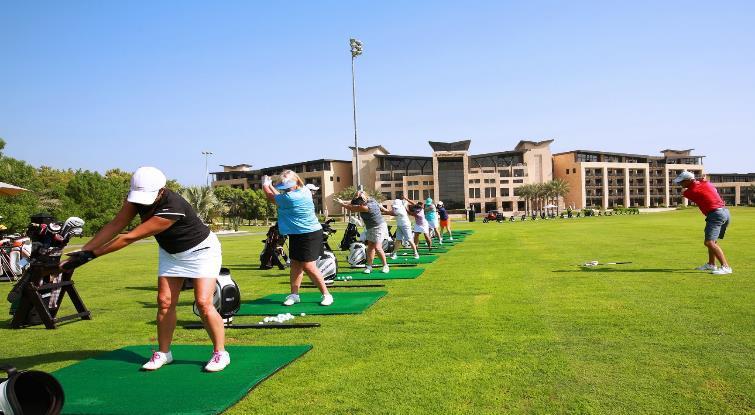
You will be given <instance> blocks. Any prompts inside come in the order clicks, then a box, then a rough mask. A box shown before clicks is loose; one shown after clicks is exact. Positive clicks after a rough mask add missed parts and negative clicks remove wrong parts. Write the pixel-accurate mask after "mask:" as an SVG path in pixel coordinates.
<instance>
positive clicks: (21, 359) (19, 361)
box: [0, 350, 109, 369]
mask: <svg viewBox="0 0 755 415" xmlns="http://www.w3.org/2000/svg"><path fill="white" fill-rule="evenodd" d="M108 351H109V350H67V351H62V352H52V353H43V354H37V355H32V356H17V357H10V358H6V357H3V358H1V359H0V364H9V365H12V366H15V367H16V368H17V369H27V368H30V367H32V366H37V365H44V364H48V363H57V362H60V361H67V360H84V359H88V358H90V357H92V356H95V355H98V354H101V353H104V352H108Z"/></svg>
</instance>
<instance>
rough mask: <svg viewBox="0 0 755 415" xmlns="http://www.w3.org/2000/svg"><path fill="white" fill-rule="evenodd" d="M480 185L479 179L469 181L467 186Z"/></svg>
mask: <svg viewBox="0 0 755 415" xmlns="http://www.w3.org/2000/svg"><path fill="white" fill-rule="evenodd" d="M476 183H480V179H469V184H476Z"/></svg>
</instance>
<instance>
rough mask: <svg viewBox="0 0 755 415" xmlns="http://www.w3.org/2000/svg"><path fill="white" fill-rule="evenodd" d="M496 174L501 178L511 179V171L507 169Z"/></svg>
mask: <svg viewBox="0 0 755 415" xmlns="http://www.w3.org/2000/svg"><path fill="white" fill-rule="evenodd" d="M498 174H499V175H500V176H501V177H511V171H510V170H509V169H503V170H498Z"/></svg>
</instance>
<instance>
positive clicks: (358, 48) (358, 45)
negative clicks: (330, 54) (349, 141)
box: [349, 38, 362, 190]
mask: <svg viewBox="0 0 755 415" xmlns="http://www.w3.org/2000/svg"><path fill="white" fill-rule="evenodd" d="M349 45H350V46H351V103H352V107H353V109H354V149H355V150H354V151H355V152H356V153H355V154H356V159H355V162H356V171H357V190H362V180H361V179H360V177H359V167H360V165H359V140H357V83H356V76H355V74H354V60H355V59H356V57H357V56H359V55H361V54H362V42H360V41H359V40H357V39H354V38H351V39H349Z"/></svg>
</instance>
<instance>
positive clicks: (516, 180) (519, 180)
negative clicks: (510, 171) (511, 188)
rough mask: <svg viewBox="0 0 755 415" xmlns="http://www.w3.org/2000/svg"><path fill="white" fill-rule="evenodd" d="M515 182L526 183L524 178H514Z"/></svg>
mask: <svg viewBox="0 0 755 415" xmlns="http://www.w3.org/2000/svg"><path fill="white" fill-rule="evenodd" d="M514 183H515V184H516V183H524V180H522V179H515V180H514Z"/></svg>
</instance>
